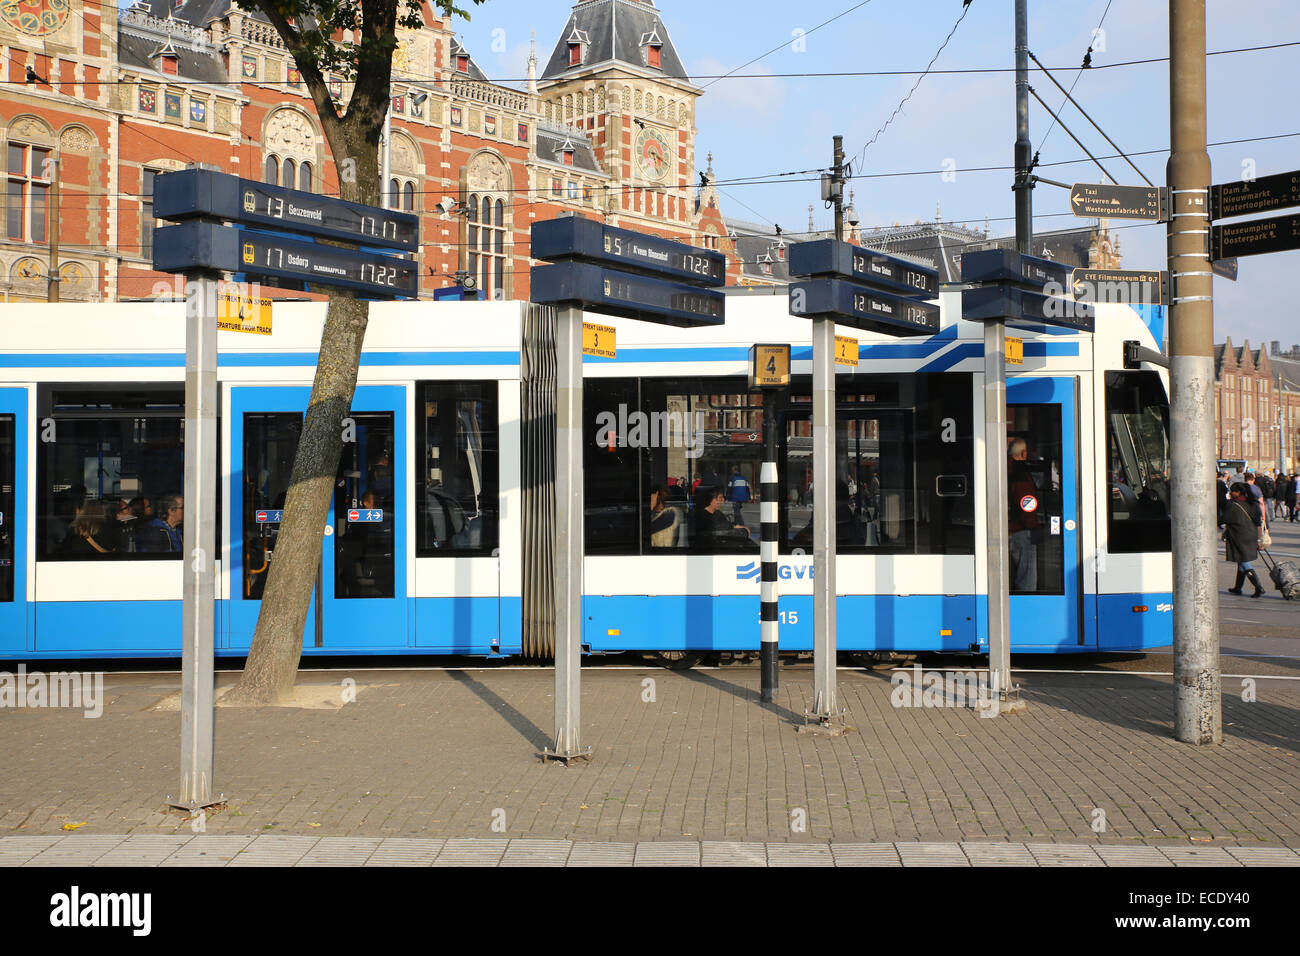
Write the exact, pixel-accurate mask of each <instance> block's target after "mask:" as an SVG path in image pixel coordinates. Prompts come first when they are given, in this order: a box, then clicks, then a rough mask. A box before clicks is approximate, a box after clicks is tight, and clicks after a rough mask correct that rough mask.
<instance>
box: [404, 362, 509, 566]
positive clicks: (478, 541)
mask: <svg viewBox="0 0 1300 956" xmlns="http://www.w3.org/2000/svg"><path fill="white" fill-rule="evenodd" d="M496 389H497V385H496V382H422V383H420V385H419V388H418V390H417V396H416V408H417V410H418V409H423V412H424V414H423V418H420V417H419V416H418V415H417V425H416V450H415V467H416V475H415V494H416V504H417V507H418V508H419V513H418V515H417V517H416V522H415V528H416V553H417V554H418V555H419V556H420V557H422V558H432V557H439V556H443V555H485V554H491V553H492V552H493V551H494V550H495V549H496V548H497V546H498V543H499V530H498V527H499V523H498V518H499V511H498V499H499V492H498V488H499V483H498V471H499V465H498V458H497V447H498V436H497V428H498V422H497V394H496Z"/></svg>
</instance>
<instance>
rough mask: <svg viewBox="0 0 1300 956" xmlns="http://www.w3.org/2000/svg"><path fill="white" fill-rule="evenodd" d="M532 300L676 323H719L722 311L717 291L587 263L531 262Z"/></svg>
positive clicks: (721, 298) (722, 298)
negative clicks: (540, 263)
mask: <svg viewBox="0 0 1300 956" xmlns="http://www.w3.org/2000/svg"><path fill="white" fill-rule="evenodd" d="M534 228H536V227H534ZM531 299H532V301H533V302H538V303H543V304H548V303H549V304H554V305H579V306H581V307H582V308H584V309H588V310H590V311H593V312H603V313H605V314H607V315H617V316H621V317H623V318H629V319H640V320H642V321H645V322H658V323H661V324H664V325H674V326H677V327H679V328H694V327H697V326H706V325H722V324H723V322H724V321H725V315H726V296H725V295H723V294H722V293H721V292H718V291H715V290H713V289H705V288H700V287H698V286H692V285H688V284H686V283H682V282H674V281H672V280H670V279H657V278H654V277H652V276H645V275H638V274H635V273H630V272H621V271H619V270H616V269H605V268H602V267H601V266H598V265H593V264H591V263H587V262H558V263H556V264H554V265H548V266H536V267H534V268H533V270H532V293H531Z"/></svg>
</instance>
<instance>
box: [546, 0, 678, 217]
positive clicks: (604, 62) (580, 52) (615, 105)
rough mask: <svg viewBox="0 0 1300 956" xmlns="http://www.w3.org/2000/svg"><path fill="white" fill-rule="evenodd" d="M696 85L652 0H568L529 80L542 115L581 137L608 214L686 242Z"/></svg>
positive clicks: (550, 121)
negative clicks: (548, 49) (542, 61)
mask: <svg viewBox="0 0 1300 956" xmlns="http://www.w3.org/2000/svg"><path fill="white" fill-rule="evenodd" d="M701 92H702V90H701V89H700V88H699V87H698V86H696V85H694V84H693V83H692V82H691V81H690V79H689V77H688V76H687V73H686V69H685V67H684V65H683V64H682V61H681V59H680V58H679V57H678V55H677V49H676V48H675V47H674V46H673V42H672V38H671V37H670V36H669V35H668V28H667V27H666V26H665V25H664V22H663V20H662V19H661V17H660V15H659V10H658V8H657V7H656V6H655V4H654V2H653V0H578V2H577V3H575V4H574V6H573V10H572V11H571V13H570V14H569V18H568V20H567V21H566V22H565V25H564V28H563V30H562V31H561V33H560V37H559V40H558V42H557V43H556V45H555V48H554V50H553V52H552V53H551V56H550V59H549V60H547V61H546V65H545V68H544V69H543V71H542V75H541V77H540V78H539V81H538V84H537V95H538V100H539V109H540V111H541V114H542V117H543V120H544V122H546V123H547V124H548V125H553V126H558V127H574V128H577V129H580V130H582V131H583V132H584V133H585V134H586V135H587V136H589V137H590V138H591V142H592V146H593V147H594V152H595V155H596V158H597V161H598V162H599V163H600V165H601V167H602V168H603V169H604V170H605V171H606V172H607V173H608V174H609V176H610V188H609V193H608V197H607V203H606V212H607V214H608V220H609V221H610V222H611V223H617V224H619V225H621V226H625V227H627V228H630V229H643V230H648V231H653V232H656V233H660V234H663V235H668V236H673V237H674V238H681V239H685V240H687V241H690V240H692V239H693V238H694V237H695V235H696V233H697V231H698V230H697V227H698V219H699V216H698V213H697V211H696V209H695V134H696V127H695V107H696V101H697V99H698V98H699V96H700V94H701Z"/></svg>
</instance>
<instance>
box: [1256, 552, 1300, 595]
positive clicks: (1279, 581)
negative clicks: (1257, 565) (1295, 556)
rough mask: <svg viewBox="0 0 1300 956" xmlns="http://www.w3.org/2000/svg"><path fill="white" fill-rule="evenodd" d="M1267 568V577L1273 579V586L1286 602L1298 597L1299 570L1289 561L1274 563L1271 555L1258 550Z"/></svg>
mask: <svg viewBox="0 0 1300 956" xmlns="http://www.w3.org/2000/svg"><path fill="white" fill-rule="evenodd" d="M1259 553H1260V554H1261V555H1263V557H1264V564H1265V565H1267V566H1268V576H1269V577H1270V578H1272V579H1273V586H1274V587H1275V588H1277V589H1278V590H1279V591H1281V592H1282V597H1284V598H1286V599H1287V600H1288V601H1289V600H1291V599H1292V598H1294V597H1297V596H1300V568H1297V567H1296V566H1295V564H1294V563H1293V562H1291V561H1275V560H1274V559H1273V555H1271V554H1269V553H1268V551H1267V550H1265V549H1264V548H1260V549H1259Z"/></svg>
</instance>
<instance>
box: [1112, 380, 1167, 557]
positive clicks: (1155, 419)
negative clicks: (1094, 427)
mask: <svg viewBox="0 0 1300 956" xmlns="http://www.w3.org/2000/svg"><path fill="white" fill-rule="evenodd" d="M1106 476H1107V477H1106V486H1107V502H1108V507H1107V529H1108V539H1109V541H1108V544H1107V549H1108V550H1109V551H1110V552H1111V553H1112V554H1135V553H1137V552H1142V551H1168V550H1170V540H1171V529H1170V502H1169V402H1168V400H1167V399H1166V397H1165V390H1164V387H1163V385H1162V384H1161V382H1160V378H1159V376H1158V375H1157V374H1156V373H1155V372H1143V371H1132V372H1118V371H1117V372H1107V373H1106Z"/></svg>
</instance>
